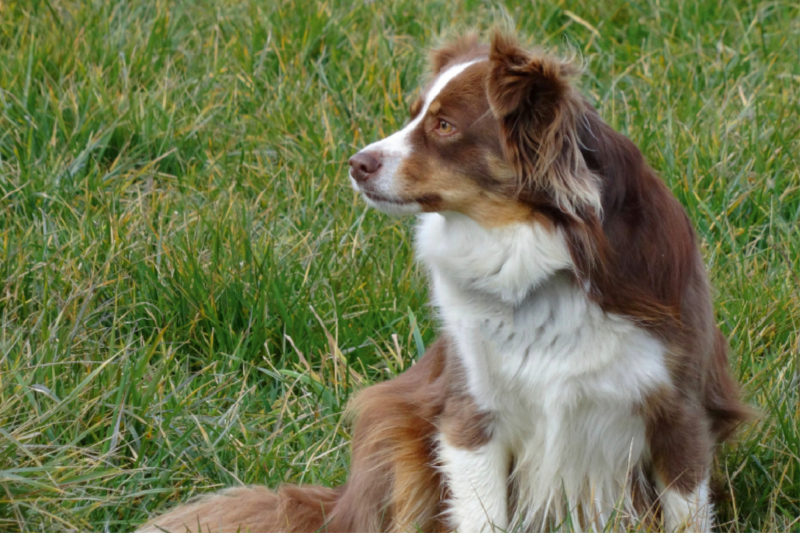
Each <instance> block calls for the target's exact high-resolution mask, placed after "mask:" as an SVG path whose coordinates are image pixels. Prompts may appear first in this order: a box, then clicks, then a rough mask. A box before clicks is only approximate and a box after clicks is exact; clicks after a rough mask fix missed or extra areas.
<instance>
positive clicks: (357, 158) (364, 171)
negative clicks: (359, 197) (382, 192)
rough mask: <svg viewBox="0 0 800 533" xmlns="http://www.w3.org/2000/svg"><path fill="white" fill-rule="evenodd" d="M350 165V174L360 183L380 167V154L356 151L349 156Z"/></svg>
mask: <svg viewBox="0 0 800 533" xmlns="http://www.w3.org/2000/svg"><path fill="white" fill-rule="evenodd" d="M350 166H351V167H352V170H351V171H350V174H351V175H352V176H353V179H354V180H356V181H357V182H359V183H362V182H365V181H367V180H368V179H369V178H370V176H372V175H373V174H375V173H376V172H377V171H378V169H379V168H381V161H380V156H379V155H377V154H368V153H366V152H358V153H357V154H356V155H354V156H353V157H351V158H350Z"/></svg>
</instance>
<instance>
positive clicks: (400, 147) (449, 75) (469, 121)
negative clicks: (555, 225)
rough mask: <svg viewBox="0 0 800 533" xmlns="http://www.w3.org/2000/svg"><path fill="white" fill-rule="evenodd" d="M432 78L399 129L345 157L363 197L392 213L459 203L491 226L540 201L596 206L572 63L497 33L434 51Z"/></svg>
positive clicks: (528, 212)
mask: <svg viewBox="0 0 800 533" xmlns="http://www.w3.org/2000/svg"><path fill="white" fill-rule="evenodd" d="M430 63H431V65H430V68H431V72H432V74H433V78H432V80H431V81H430V83H429V84H428V85H427V87H425V89H424V90H423V91H422V94H421V95H420V97H419V98H418V99H417V100H416V102H414V104H413V105H412V106H411V121H410V122H409V124H408V125H407V126H405V127H404V128H403V129H401V130H400V131H398V132H396V133H394V134H393V135H391V136H389V137H387V138H385V139H383V140H381V141H378V142H375V143H373V144H371V145H369V146H367V147H366V148H364V149H363V150H361V151H360V152H358V153H357V154H356V155H354V156H353V157H352V158H350V166H351V169H350V178H351V181H352V183H353V186H354V187H355V188H356V190H358V191H360V192H361V193H362V194H363V195H364V197H365V199H366V200H367V202H368V203H369V204H370V205H372V206H373V207H376V208H378V209H380V210H381V211H384V212H387V213H392V214H415V213H420V212H432V211H436V212H442V211H456V212H460V213H463V214H465V215H467V216H469V217H471V218H473V219H475V220H476V221H477V222H479V223H480V224H481V225H484V226H487V227H493V226H502V225H505V224H508V223H511V222H518V221H524V220H526V219H530V218H531V217H533V216H535V215H536V213H537V212H538V211H539V210H541V209H542V208H545V209H548V210H553V209H555V210H558V211H560V212H561V213H563V214H566V215H575V214H579V213H590V212H591V213H598V214H599V211H600V193H599V189H598V184H597V183H596V181H595V179H594V176H593V174H592V173H591V172H590V171H589V170H588V168H587V165H586V163H585V161H584V159H583V157H582V155H581V152H580V142H579V140H578V131H579V125H580V123H581V120H582V116H583V110H584V107H585V104H584V101H583V99H582V97H581V96H580V95H579V94H578V93H577V91H575V90H574V89H573V88H572V86H571V85H570V78H571V77H573V76H574V75H575V74H576V72H577V69H576V68H575V67H573V66H572V65H570V64H569V63H566V62H563V61H561V60H558V59H556V58H554V57H552V56H549V55H546V54H543V53H536V52H529V51H526V50H524V49H523V48H522V47H520V45H518V44H517V43H516V42H515V41H514V40H512V39H510V38H508V37H506V36H504V35H502V34H500V33H495V34H494V35H493V37H492V41H491V45H490V46H488V47H487V46H485V45H482V44H480V43H479V42H478V41H477V39H476V38H475V37H474V36H469V37H463V38H461V39H459V40H457V41H455V42H454V43H452V44H450V45H449V46H446V47H444V48H441V49H439V50H436V51H434V53H433V54H432V57H431V62H430Z"/></svg>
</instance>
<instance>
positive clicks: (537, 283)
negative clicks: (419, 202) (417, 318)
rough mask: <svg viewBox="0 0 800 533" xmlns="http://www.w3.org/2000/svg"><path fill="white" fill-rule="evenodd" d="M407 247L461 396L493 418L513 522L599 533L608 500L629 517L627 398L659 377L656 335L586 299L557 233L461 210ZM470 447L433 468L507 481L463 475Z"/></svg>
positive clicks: (470, 466)
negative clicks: (425, 275)
mask: <svg viewBox="0 0 800 533" xmlns="http://www.w3.org/2000/svg"><path fill="white" fill-rule="evenodd" d="M417 251H418V255H419V257H420V258H421V259H422V260H423V261H424V262H425V263H426V264H427V266H428V267H429V269H430V271H431V277H432V280H433V299H434V302H435V303H436V305H437V306H438V308H439V310H440V312H441V316H442V319H443V321H444V325H445V329H446V330H447V331H448V333H449V334H450V335H451V336H452V338H453V339H454V341H455V346H456V352H457V354H458V356H459V358H460V360H461V362H462V364H463V365H464V367H465V369H466V374H467V380H468V386H469V390H470V393H471V394H472V396H473V398H474V399H475V401H476V402H477V404H478V405H479V406H480V407H481V408H483V409H485V410H488V411H490V412H491V413H493V415H494V420H495V422H494V425H493V427H492V440H493V441H496V443H494V445H498V446H501V447H503V449H504V450H505V451H506V453H508V454H509V455H513V457H514V471H513V472H512V477H513V481H514V484H515V486H516V487H517V494H516V495H515V497H516V498H518V502H517V505H516V508H517V510H518V512H519V513H518V516H515V517H509V518H510V522H511V525H512V526H514V527H516V526H520V527H522V528H523V529H529V528H539V527H541V528H544V529H545V530H547V529H549V526H548V524H549V523H551V522H555V523H557V522H559V521H562V520H564V519H566V518H570V519H571V520H572V523H573V527H575V528H576V531H578V530H580V527H581V524H583V525H584V526H585V527H588V528H589V530H593V529H597V530H600V529H602V527H604V526H605V524H606V522H607V521H608V520H609V519H610V516H611V515H612V512H613V511H614V510H615V509H616V510H617V511H618V513H617V516H616V518H617V519H619V518H620V517H621V516H624V515H626V514H627V515H628V518H630V515H634V514H635V511H634V509H633V505H632V493H631V487H630V483H629V474H630V473H631V471H632V469H634V467H637V466H639V464H640V463H641V461H642V460H643V456H644V454H645V453H646V451H645V427H644V422H643V420H642V419H641V417H640V416H638V415H637V414H635V413H636V407H637V406H638V405H640V404H641V402H642V401H643V400H644V398H645V396H646V395H647V393H648V392H650V391H652V390H654V389H656V388H657V387H661V386H669V383H670V380H669V374H668V371H667V369H666V366H665V363H664V353H665V349H664V346H663V345H662V344H661V342H660V341H658V340H657V339H656V338H654V337H653V336H652V335H650V334H649V333H647V332H646V331H644V330H643V329H641V328H639V327H638V326H636V325H635V324H633V323H632V322H630V321H629V320H626V319H625V318H623V317H620V316H615V315H611V314H607V313H605V312H604V311H603V310H602V309H601V308H600V307H599V306H598V305H597V304H595V303H594V302H592V301H591V300H590V299H589V298H588V297H587V295H586V292H585V289H584V288H583V287H580V286H577V285H576V284H575V283H574V281H573V279H572V275H571V274H569V273H568V272H567V270H568V269H569V268H571V267H572V262H571V258H570V255H569V251H568V248H567V245H566V243H565V241H564V238H563V235H562V234H560V233H559V232H557V231H553V230H550V229H548V228H545V227H543V226H541V225H538V224H536V223H529V224H516V225H510V226H506V227H504V228H498V229H484V228H482V227H481V226H479V225H478V224H477V223H475V222H474V221H472V220H471V219H469V218H467V217H465V216H462V215H458V214H451V213H446V214H444V215H440V214H424V215H422V217H421V223H420V226H419V229H418V233H417ZM472 453H475V452H470V451H467V450H462V451H461V454H455V453H452V452H451V451H449V452H448V453H446V454H443V455H442V457H441V460H442V462H443V464H444V465H445V466H443V469H444V470H445V471H446V472H447V473H448V475H449V476H453V477H455V478H459V477H463V476H465V475H466V472H470V473H469V475H468V477H469V478H470V479H472V478H489V477H493V476H502V478H501V479H499V480H494V481H487V482H486V486H498V485H501V484H502V486H505V483H507V482H508V479H507V477H508V474H507V472H500V473H498V472H497V471H493V470H492V469H490V468H484V469H482V470H481V471H480V472H474V470H475V469H476V468H480V467H479V466H478V465H480V461H479V460H478V459H475V458H472V457H471V454H472ZM477 453H478V454H481V453H483V452H482V451H478V452H477ZM449 483H450V485H451V486H453V487H456V490H455V491H453V493H454V504H455V505H459V504H458V502H459V501H461V500H463V499H467V498H468V497H467V496H465V495H463V494H458V493H456V492H457V491H458V490H460V487H462V486H463V485H464V484H465V483H467V482H466V481H465V480H464V479H459V480H456V479H451V480H450V481H449ZM502 495H503V496H505V491H503V492H502ZM493 497H495V496H491V495H488V494H484V495H479V498H480V499H481V500H482V501H483V500H491V498H493ZM460 513H461V511H459V512H454V516H453V518H454V519H456V520H457V519H458V517H459V516H460ZM472 518H473V519H474V517H472ZM452 525H453V526H454V527H456V528H458V529H459V530H461V529H462V528H464V527H466V528H467V530H468V531H473V530H475V527H474V525H468V524H464V523H458V522H457V523H454V524H452Z"/></svg>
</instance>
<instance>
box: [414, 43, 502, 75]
mask: <svg viewBox="0 0 800 533" xmlns="http://www.w3.org/2000/svg"><path fill="white" fill-rule="evenodd" d="M487 53H488V50H487V48H486V45H485V44H482V43H481V42H480V41H479V40H478V34H477V33H474V32H470V33H465V34H463V35H460V36H459V37H456V38H455V39H453V40H451V41H450V42H448V43H447V44H445V45H443V46H440V47H438V48H435V49H434V50H433V51H432V52H431V53H430V55H429V56H428V67H429V69H430V71H431V74H433V75H434V76H435V75H436V74H439V73H440V72H441V71H442V69H444V67H446V66H447V65H449V64H450V63H452V62H453V61H454V60H456V59H462V58H463V59H465V60H469V59H474V58H476V57H479V56H481V55H483V56H485V55H486V54H487Z"/></svg>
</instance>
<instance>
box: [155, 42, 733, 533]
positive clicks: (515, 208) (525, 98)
mask: <svg viewBox="0 0 800 533" xmlns="http://www.w3.org/2000/svg"><path fill="white" fill-rule="evenodd" d="M430 73H431V79H430V82H429V83H428V84H427V85H426V86H425V88H424V89H423V90H422V91H421V95H420V96H419V98H418V99H417V100H416V101H415V102H414V104H413V105H412V106H411V109H410V111H411V118H410V122H409V123H408V124H407V125H406V126H405V127H403V128H402V129H401V130H400V131H398V132H396V133H394V134H392V135H391V136H389V137H387V138H385V139H383V140H380V141H378V142H375V143H373V144H370V145H369V146H367V147H366V148H364V149H363V150H361V151H360V152H358V153H357V154H355V155H354V156H353V157H352V158H351V159H350V160H349V163H350V180H351V183H352V186H353V187H354V188H355V189H356V190H357V191H359V192H360V193H361V194H362V195H363V197H364V199H365V200H366V202H367V204H369V205H370V206H372V207H374V208H376V209H378V210H380V211H383V212H385V213H389V214H393V215H416V216H417V217H418V218H419V224H418V226H417V228H416V252H417V255H418V258H419V260H420V261H421V262H422V263H423V264H424V265H425V266H426V267H427V270H428V272H429V275H430V281H431V291H432V298H433V302H434V304H435V306H436V308H437V309H438V312H439V315H440V319H441V322H442V328H441V330H442V331H441V335H440V337H439V339H438V340H437V341H436V342H435V343H434V344H433V345H432V346H431V347H430V348H429V349H428V351H427V352H426V354H425V355H424V357H422V358H421V360H420V361H418V362H417V363H416V364H415V365H413V366H412V367H411V368H410V369H409V370H408V371H406V372H405V373H404V374H402V375H400V376H399V377H397V378H395V379H393V380H391V381H388V382H385V383H381V384H378V385H375V386H372V387H369V388H367V389H365V390H364V391H363V392H361V393H360V394H359V395H358V396H357V397H356V399H355V400H354V405H352V406H351V410H352V412H353V413H354V414H355V423H354V429H353V442H352V458H351V472H350V476H349V479H348V481H347V483H346V484H345V485H344V486H342V487H338V488H322V487H298V486H286V487H283V488H281V489H279V490H278V491H277V492H272V491H270V490H268V489H266V488H259V487H249V488H235V489H229V490H227V491H223V492H222V493H220V494H217V495H214V496H211V497H206V498H204V499H201V500H199V501H196V502H194V503H190V504H188V505H185V506H183V507H179V508H178V509H176V510H175V511H173V512H171V513H168V514H166V515H164V516H163V517H160V518H157V519H156V520H154V521H153V522H152V523H151V525H150V526H146V527H145V528H144V529H142V530H140V531H141V532H142V533H144V532H147V533H154V532H156V531H161V530H162V529H158V528H159V527H160V528H163V530H168V531H173V532H177V531H185V528H186V527H188V528H190V529H191V528H193V527H197V526H198V525H200V526H202V528H203V529H202V530H203V531H206V530H207V529H210V530H211V531H214V532H224V533H230V532H234V531H237V530H241V531H251V532H252V533H267V532H269V533H272V532H277V531H281V532H311V531H329V532H342V533H344V532H379V531H380V532H401V531H424V532H444V531H454V530H456V531H459V532H460V533H488V532H491V531H526V532H527V531H537V532H538V531H555V530H559V531H562V530H563V531H570V530H572V531H601V530H606V531H608V530H612V531H619V530H627V529H628V528H632V527H643V528H650V529H649V530H653V528H656V529H660V528H663V530H665V531H668V532H675V531H689V532H692V533H704V532H709V531H711V529H712V527H713V521H714V513H713V508H712V502H711V500H710V489H709V476H710V471H711V468H712V460H713V455H714V451H715V448H716V446H717V445H718V443H720V442H722V441H723V440H725V439H726V438H728V437H729V436H730V435H731V433H732V432H733V431H734V429H735V428H736V427H737V426H738V425H739V424H740V423H741V422H742V421H744V420H745V419H747V418H748V416H749V410H748V408H747V407H746V406H745V405H744V404H743V403H742V402H741V401H740V393H739V388H738V385H737V383H736V382H735V380H734V379H733V378H732V377H731V375H730V373H729V369H728V366H729V363H728V355H727V342H726V340H725V338H724V337H723V335H722V334H721V332H720V331H719V329H718V328H717V327H716V325H715V320H714V313H713V309H712V303H711V297H710V294H709V285H708V279H707V275H706V272H705V268H704V266H703V260H702V257H701V255H700V252H699V250H698V246H697V242H696V237H695V234H694V231H693V229H692V226H691V223H690V221H689V219H688V217H687V215H686V213H685V211H684V210H683V208H682V207H681V205H680V204H679V202H678V201H677V200H676V199H675V197H674V196H673V195H672V194H671V192H670V191H669V189H668V188H667V186H666V185H665V184H664V183H663V182H662V181H661V180H660V179H659V178H658V177H657V176H656V174H655V172H654V171H653V170H652V169H651V168H650V167H649V166H648V165H647V163H646V162H645V160H644V157H643V156H642V154H641V153H640V151H639V150H638V149H637V147H636V146H635V145H634V144H633V143H632V142H631V141H630V140H629V139H627V138H626V137H624V136H623V135H621V134H620V133H617V132H616V131H614V130H613V129H612V128H610V127H609V126H608V125H607V124H606V123H605V122H603V120H602V119H601V118H600V116H599V115H598V113H597V112H596V111H595V109H594V108H593V107H592V106H591V105H590V104H589V103H588V102H587V100H586V99H585V98H583V97H582V96H581V95H580V93H579V92H578V91H577V89H576V88H575V86H574V83H573V80H574V79H575V78H576V77H577V75H578V74H579V70H578V69H577V68H576V67H575V66H574V65H572V64H571V63H569V62H567V61H563V60H561V59H558V58H556V57H553V56H551V55H548V54H547V53H544V52H540V51H530V50H527V49H526V48H525V47H523V46H521V45H520V44H519V42H518V41H516V40H515V39H514V38H512V37H510V36H508V35H507V34H505V33H503V32H500V31H495V32H494V33H493V35H492V37H491V43H490V44H489V45H485V44H481V43H480V42H479V40H478V39H477V38H476V37H475V36H474V35H468V36H464V37H461V38H458V39H456V40H455V41H453V42H451V43H450V44H448V45H446V46H444V47H441V48H439V49H437V50H435V51H433V52H432V54H431V58H430ZM559 528H560V529H559ZM191 530H192V531H193V529H191Z"/></svg>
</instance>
